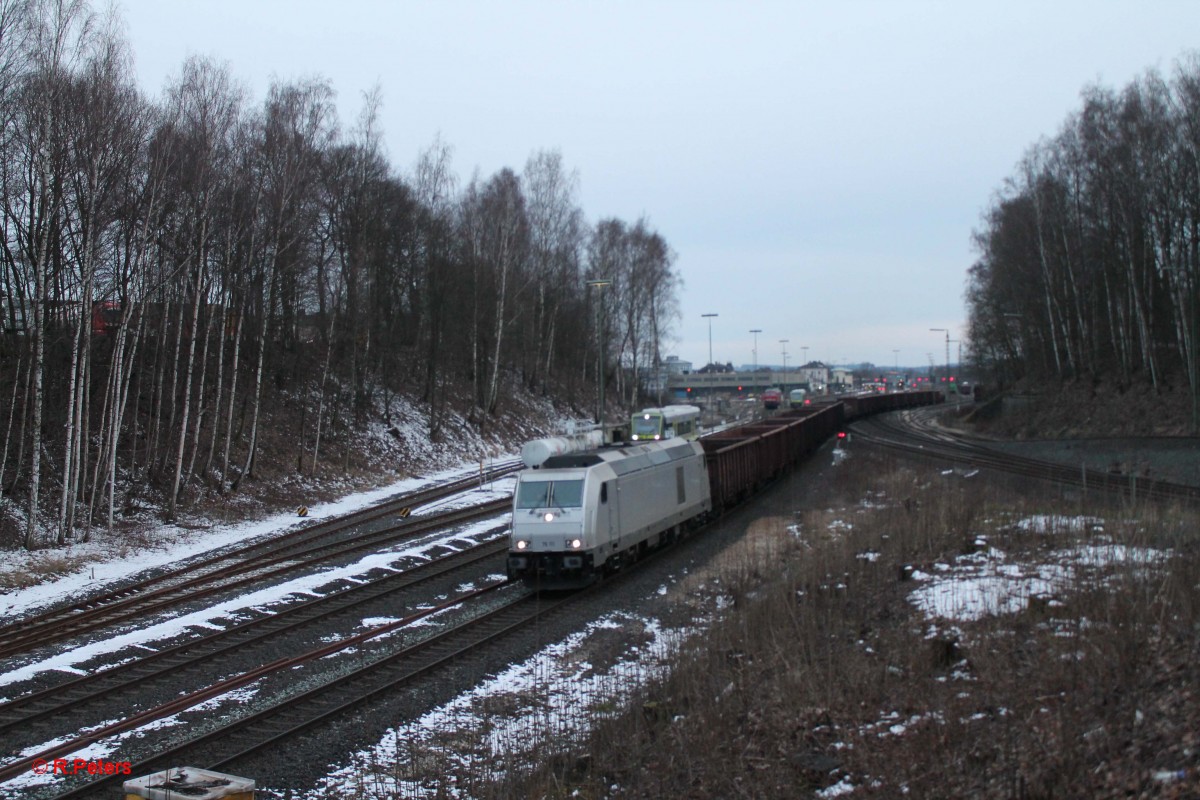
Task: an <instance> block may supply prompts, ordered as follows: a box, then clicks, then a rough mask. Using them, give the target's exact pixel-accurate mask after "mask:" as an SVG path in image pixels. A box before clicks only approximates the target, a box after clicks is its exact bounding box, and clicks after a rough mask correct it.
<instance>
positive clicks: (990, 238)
mask: <svg viewBox="0 0 1200 800" xmlns="http://www.w3.org/2000/svg"><path fill="white" fill-rule="evenodd" d="M1081 100H1082V104H1081V105H1082V107H1081V108H1079V109H1078V110H1077V111H1075V112H1073V113H1072V114H1070V115H1069V116H1068V118H1067V119H1066V121H1065V122H1064V124H1063V126H1062V129H1061V130H1060V131H1059V132H1058V133H1057V135H1055V136H1053V137H1052V138H1047V139H1045V140H1043V141H1040V142H1038V143H1037V144H1035V145H1034V146H1032V147H1031V148H1030V149H1029V150H1028V152H1027V153H1026V154H1025V156H1024V158H1023V159H1022V160H1021V162H1020V163H1019V164H1018V165H1017V167H1016V170H1015V173H1014V174H1013V175H1012V176H1011V177H1010V178H1008V180H1007V181H1006V182H1005V185H1004V187H1003V188H1002V189H1001V190H1000V191H999V192H998V194H997V196H996V198H995V199H994V201H993V202H992V203H991V205H990V207H989V208H988V209H987V211H986V213H985V215H984V221H983V224H982V227H981V230H979V231H978V232H977V233H976V246H977V250H978V252H979V254H980V255H979V258H978V260H977V261H976V263H975V264H974V265H973V266H972V268H971V270H970V273H969V277H968V288H967V297H966V299H967V305H968V312H969V318H970V319H969V339H970V346H971V353H972V355H973V358H974V360H975V361H976V362H977V363H978V364H979V365H981V366H982V367H984V368H985V369H987V370H988V371H990V373H991V374H992V376H993V377H994V378H995V379H997V380H998V381H999V382H1000V383H1002V384H1007V385H1012V384H1014V383H1015V382H1018V381H1021V380H1025V381H1029V382H1047V381H1048V382H1051V383H1058V382H1063V381H1072V380H1093V381H1094V380H1105V381H1111V382H1112V384H1113V385H1115V386H1118V387H1129V386H1131V385H1134V384H1141V385H1144V386H1146V387H1148V388H1149V389H1150V390H1151V391H1164V390H1167V389H1171V388H1174V387H1179V388H1180V389H1181V390H1185V391H1188V392H1190V394H1191V397H1192V398H1193V404H1194V400H1195V397H1196V392H1197V369H1198V367H1200V364H1198V362H1197V351H1196V347H1197V343H1198V341H1200V340H1198V338H1197V336H1198V330H1197V329H1198V326H1200V319H1198V314H1200V309H1197V303H1198V302H1200V298H1198V296H1197V291H1198V288H1200V56H1198V55H1197V54H1190V55H1188V56H1186V57H1185V58H1183V59H1181V61H1180V62H1179V63H1177V64H1176V66H1175V69H1174V72H1173V75H1172V76H1171V77H1170V78H1164V77H1163V76H1162V75H1161V74H1159V73H1158V72H1157V71H1153V70H1151V71H1148V72H1146V73H1145V74H1144V75H1143V76H1142V77H1140V78H1139V79H1137V80H1135V81H1133V82H1132V83H1131V84H1130V85H1128V86H1126V87H1125V88H1124V89H1122V90H1120V91H1115V90H1112V89H1108V88H1104V87H1101V86H1090V87H1087V88H1085V89H1084V90H1083V92H1082V96H1081Z"/></svg>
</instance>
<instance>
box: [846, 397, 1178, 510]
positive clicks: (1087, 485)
mask: <svg viewBox="0 0 1200 800" xmlns="http://www.w3.org/2000/svg"><path fill="white" fill-rule="evenodd" d="M937 410H938V409H936V408H935V409H918V410H909V411H903V412H899V413H898V414H895V415H882V416H879V417H875V418H872V419H868V420H862V421H858V422H855V423H854V424H852V425H851V426H850V430H851V431H853V433H854V435H855V436H856V437H858V438H860V439H862V440H864V441H867V442H870V443H872V444H874V445H877V446H879V447H883V448H886V449H889V450H893V451H898V452H905V453H909V454H913V455H921V456H925V457H929V458H939V459H943V460H946V461H953V462H955V463H963V464H971V465H972V466H977V467H983V468H987V469H995V470H999V471H1003V472H1008V473H1011V474H1016V475H1021V476H1024V477H1028V478H1033V479H1036V480H1043V481H1049V482H1052V483H1057V484H1061V485H1066V486H1075V487H1079V488H1083V489H1087V490H1092V489H1095V490H1096V491H1099V492H1104V493H1108V494H1113V495H1117V496H1120V497H1124V498H1127V499H1137V498H1141V499H1150V500H1155V501H1180V502H1187V503H1200V488H1198V487H1194V486H1186V485H1183V484H1178V483H1171V482H1169V481H1162V480H1157V479H1151V478H1145V477H1143V478H1139V477H1137V476H1136V475H1118V474H1112V473H1108V472H1102V471H1099V470H1095V469H1087V468H1084V467H1082V466H1081V467H1072V466H1067V465H1064V464H1059V463H1056V462H1052V461H1043V460H1040V459H1034V458H1027V457H1025V456H1017V455H1013V454H1010V453H1003V452H1000V451H997V450H994V449H991V448H989V447H988V443H987V441H986V440H982V439H975V438H971V437H965V436H959V435H956V434H954V433H951V432H949V431H946V430H944V429H938V428H935V427H934V426H933V425H932V424H931V423H930V421H929V417H930V416H932V415H933V414H935V413H936V411H937Z"/></svg>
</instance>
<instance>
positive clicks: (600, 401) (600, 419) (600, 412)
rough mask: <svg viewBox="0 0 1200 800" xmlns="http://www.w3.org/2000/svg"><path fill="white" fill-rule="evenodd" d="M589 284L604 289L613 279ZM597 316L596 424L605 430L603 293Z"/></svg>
mask: <svg viewBox="0 0 1200 800" xmlns="http://www.w3.org/2000/svg"><path fill="white" fill-rule="evenodd" d="M587 285H588V286H589V287H591V288H593V289H597V290H599V289H603V288H605V287H608V286H612V281H611V280H609V279H608V278H598V279H596V280H592V281H588V282H587ZM596 317H597V321H596V327H597V328H598V329H599V332H598V334H597V335H598V338H599V339H600V342H599V345H600V347H599V349H600V357H599V365H600V366H599V370H600V396H599V397H597V398H596V424H597V425H599V426H600V429H601V431H603V430H604V359H605V357H606V356H607V355H608V353H607V352H606V351H607V350H608V348H607V347H605V344H606V342H605V338H604V295H603V294H601V295H600V304H599V306H598V307H597V309H596Z"/></svg>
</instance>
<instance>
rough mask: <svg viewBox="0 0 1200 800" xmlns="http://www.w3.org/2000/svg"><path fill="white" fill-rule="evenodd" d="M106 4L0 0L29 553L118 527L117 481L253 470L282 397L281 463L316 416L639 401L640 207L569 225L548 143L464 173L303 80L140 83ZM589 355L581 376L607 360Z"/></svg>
mask: <svg viewBox="0 0 1200 800" xmlns="http://www.w3.org/2000/svg"><path fill="white" fill-rule="evenodd" d="M120 29H121V26H120V20H119V17H117V16H116V15H115V14H113V13H108V14H101V13H99V12H97V11H96V10H95V9H94V8H93V7H92V6H91V5H89V4H88V3H87V2H84V1H83V0H0V111H2V113H3V118H2V121H0V180H2V183H0V219H2V223H3V250H2V251H0V260H2V262H3V265H2V267H0V315H2V317H3V334H2V335H0V425H3V430H4V432H3V435H2V436H0V492H2V494H0V522H3V523H4V524H5V525H7V526H9V527H11V528H14V529H16V530H18V531H19V541H20V542H21V543H23V545H24V546H25V547H26V548H38V547H45V546H51V545H54V544H63V543H67V542H70V541H73V540H81V539H86V538H87V537H88V535H89V531H90V530H92V529H93V528H94V527H97V526H99V527H109V528H111V527H112V525H113V519H114V515H118V514H120V513H121V509H122V504H123V498H124V496H125V495H126V494H127V493H128V492H130V491H131V489H132V488H133V487H152V488H153V490H154V491H155V492H157V493H159V495H160V496H161V497H162V498H163V501H162V502H163V506H164V508H163V515H164V517H165V518H166V519H168V520H170V519H174V518H175V517H176V514H177V513H178V511H179V509H180V504H181V503H186V502H188V498H189V497H195V496H196V493H197V492H200V491H205V492H214V493H220V494H226V493H233V492H237V491H238V490H239V488H240V487H241V486H242V484H241V482H242V480H243V478H245V477H246V476H253V474H254V467H255V458H256V455H257V453H258V450H259V442H260V440H261V438H262V436H263V430H262V428H261V426H262V424H263V422H262V420H263V414H262V410H263V408H264V406H266V407H270V406H271V405H273V404H275V403H277V402H279V401H280V398H284V397H286V398H288V400H289V402H291V403H293V404H297V403H298V404H299V405H300V406H302V416H301V417H300V419H301V420H302V424H301V425H300V429H299V430H298V431H296V432H295V433H294V438H295V440H296V442H297V444H296V448H297V455H296V459H295V468H296V469H297V470H300V471H307V472H312V473H315V472H316V471H317V469H318V467H319V465H320V464H321V459H322V443H323V437H327V436H328V435H329V426H330V425H331V424H334V422H335V421H336V420H340V419H347V418H349V419H351V420H359V421H361V420H364V419H366V418H367V417H369V416H371V415H380V414H382V415H386V414H387V413H388V409H389V402H390V399H391V398H394V397H396V396H399V395H403V396H406V397H411V398H413V399H414V401H416V402H419V403H420V404H422V407H423V408H425V409H426V410H427V411H428V418H429V420H430V424H429V427H430V430H429V431H428V435H429V437H430V438H431V439H433V440H434V441H437V440H438V439H439V437H440V436H442V435H443V434H444V431H443V430H442V427H443V425H444V421H445V420H446V418H447V414H448V413H449V409H450V408H451V407H452V406H453V405H455V404H458V405H462V404H464V402H465V405H466V407H467V408H468V409H469V411H468V414H469V415H470V417H471V418H472V421H473V422H474V423H476V424H480V425H486V424H487V420H488V419H489V417H491V416H492V415H495V414H496V413H497V412H498V411H499V410H500V409H501V408H502V406H503V404H504V403H505V398H506V391H510V390H511V389H512V388H513V387H523V389H524V390H525V391H528V392H531V393H542V394H552V395H554V396H557V397H560V398H562V399H563V400H564V401H565V402H567V403H571V404H575V405H581V406H584V407H587V406H588V404H590V403H592V402H594V398H595V397H596V394H595V391H596V390H595V386H596V385H597V383H598V382H599V380H600V376H601V374H604V375H606V376H607V381H608V386H609V387H610V393H613V394H616V395H617V396H618V397H619V398H622V400H623V401H625V402H632V401H633V400H634V399H635V395H636V393H637V392H638V391H639V387H640V386H641V385H642V384H643V383H644V379H645V377H646V376H648V375H650V374H653V373H654V372H655V371H656V370H657V367H658V364H659V363H660V361H661V350H662V346H663V343H664V341H666V340H667V338H668V336H669V335H670V333H671V326H672V324H673V322H674V321H675V320H676V318H677V315H678V311H677V292H678V290H679V287H680V279H679V277H678V274H677V273H676V272H675V268H674V264H675V258H676V257H675V254H674V252H673V251H672V250H671V248H670V246H669V245H668V243H667V241H666V240H665V238H664V237H663V236H662V235H661V234H659V233H658V232H657V231H655V230H654V229H653V228H652V226H651V225H650V223H649V221H648V220H647V219H645V218H643V219H638V220H636V221H634V222H628V221H624V220H621V219H618V218H613V217H608V218H601V219H599V220H598V221H597V222H595V223H594V224H593V223H589V222H588V221H587V220H586V219H585V217H584V213H583V211H582V209H581V208H580V206H579V200H578V193H579V176H578V174H577V173H575V172H574V171H572V170H570V169H569V168H568V167H567V166H566V165H565V164H564V161H563V158H562V155H561V154H560V153H559V152H558V151H556V150H554V149H536V148H531V155H530V156H529V158H528V161H527V162H526V163H525V165H524V167H523V168H522V169H521V171H520V172H517V171H515V170H513V169H510V168H504V169H501V170H499V171H498V172H496V173H495V174H493V175H490V176H484V175H480V174H479V172H478V170H476V172H475V174H474V175H472V176H471V178H470V179H469V180H466V181H462V180H460V179H459V177H458V176H457V175H456V174H455V173H454V168H453V164H452V157H453V148H452V146H451V145H450V144H448V143H446V142H444V141H441V140H440V139H438V140H435V141H434V142H433V143H431V144H430V145H429V146H428V148H427V149H425V150H424V151H423V152H421V153H419V154H417V155H416V158H415V160H414V164H413V166H412V167H411V168H410V169H408V170H400V169H397V168H396V167H395V166H393V165H392V164H390V163H389V162H388V160H387V158H386V157H385V155H384V151H383V147H382V145H381V137H382V131H381V130H379V126H378V116H379V110H380V108H381V104H382V95H383V93H382V90H381V89H380V88H376V89H374V90H372V91H371V92H367V93H365V94H364V96H363V98H362V105H361V109H360V110H359V111H358V113H357V115H356V118H355V122H354V123H353V124H352V125H347V126H345V127H346V129H345V130H343V129H342V128H343V126H342V125H341V124H340V123H339V115H338V110H337V107H336V105H335V102H334V101H335V93H334V89H333V87H332V86H330V85H329V84H328V82H326V81H323V80H322V79H319V78H307V79H300V80H277V81H276V82H275V83H274V84H273V85H272V86H271V87H270V89H269V91H268V92H267V96H266V98H265V99H264V100H263V101H261V102H260V103H256V102H254V101H252V99H251V98H249V97H248V96H247V92H246V90H245V89H244V88H243V87H241V85H240V84H239V83H238V81H237V80H236V78H235V76H234V75H232V74H230V70H229V68H228V67H226V66H223V65H219V64H216V63H213V62H212V61H210V60H206V59H202V58H189V59H188V60H186V61H185V62H184V63H183V64H182V65H181V67H180V70H179V74H178V78H177V79H176V80H175V81H174V82H173V83H172V84H171V85H168V86H167V87H166V88H165V90H164V91H163V92H162V94H161V96H160V97H159V98H157V99H151V98H148V97H146V96H145V95H144V93H143V92H142V91H141V90H139V88H138V86H137V84H136V81H135V80H134V77H133V74H132V69H131V54H130V48H129V45H128V43H127V42H126V41H125V40H124V38H123V36H122V35H121V34H120V32H119V31H120ZM602 371H603V373H602Z"/></svg>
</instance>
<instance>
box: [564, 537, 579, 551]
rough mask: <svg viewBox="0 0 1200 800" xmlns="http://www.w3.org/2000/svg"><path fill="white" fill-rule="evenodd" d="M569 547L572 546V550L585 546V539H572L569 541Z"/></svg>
mask: <svg viewBox="0 0 1200 800" xmlns="http://www.w3.org/2000/svg"><path fill="white" fill-rule="evenodd" d="M567 547H569V548H571V549H572V550H578V549H579V548H581V547H583V540H582V539H571V540H570V541H569V542H567Z"/></svg>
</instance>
